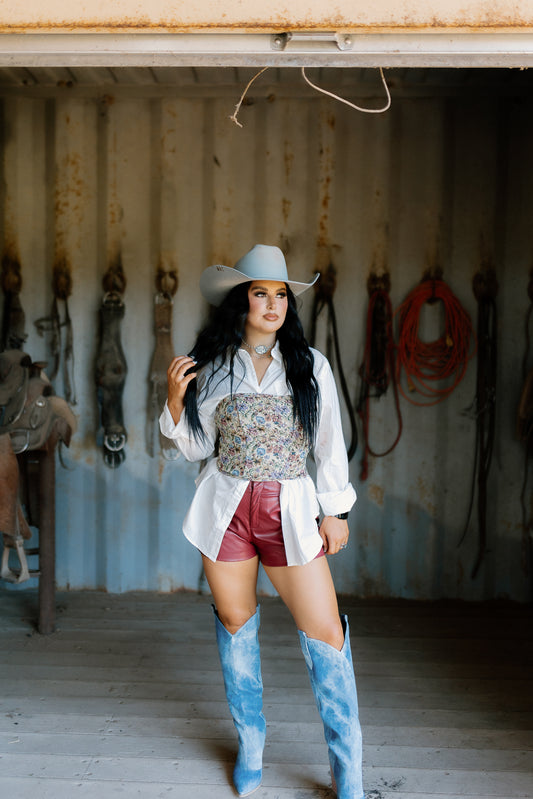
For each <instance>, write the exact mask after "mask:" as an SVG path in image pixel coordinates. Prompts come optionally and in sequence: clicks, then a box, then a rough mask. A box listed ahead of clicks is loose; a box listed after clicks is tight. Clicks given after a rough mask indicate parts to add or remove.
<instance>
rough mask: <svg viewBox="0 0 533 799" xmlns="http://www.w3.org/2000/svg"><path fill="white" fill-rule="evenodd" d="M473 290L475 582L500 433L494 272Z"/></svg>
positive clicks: (477, 278)
mask: <svg viewBox="0 0 533 799" xmlns="http://www.w3.org/2000/svg"><path fill="white" fill-rule="evenodd" d="M472 288H473V291H474V296H475V298H476V301H477V307H478V315H477V345H478V350H477V376H476V398H475V402H474V406H475V418H476V441H475V455H474V469H473V474H472V486H471V492H470V504H469V508H468V514H467V519H466V524H465V528H464V532H463V535H462V537H461V540H460V542H459V543H460V544H461V543H462V542H463V540H464V538H465V536H466V532H467V529H468V526H469V523H470V519H471V515H472V509H473V505H474V494H475V488H476V477H477V522H478V552H477V557H476V561H475V563H474V566H473V568H472V574H471V577H472V579H474V578H475V577H476V575H477V573H478V571H479V567H480V566H481V563H482V561H483V557H484V555H485V552H486V548H487V482H488V477H489V472H490V466H491V462H492V454H493V451H494V435H495V430H496V372H497V316H496V296H497V294H498V282H497V280H496V275H495V273H494V271H493V270H492V269H489V268H485V269H483V270H482V271H480V272H478V273H477V274H476V275H475V276H474V280H473V284H472Z"/></svg>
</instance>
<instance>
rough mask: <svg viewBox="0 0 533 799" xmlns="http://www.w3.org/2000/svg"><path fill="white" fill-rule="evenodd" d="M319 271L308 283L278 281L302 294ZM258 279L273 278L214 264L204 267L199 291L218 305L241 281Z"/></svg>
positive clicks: (248, 281) (315, 279)
mask: <svg viewBox="0 0 533 799" xmlns="http://www.w3.org/2000/svg"><path fill="white" fill-rule="evenodd" d="M319 277H320V272H317V273H316V274H315V276H314V278H313V280H312V281H311V282H310V283H300V282H298V281H296V280H280V281H279V282H280V283H287V284H288V285H289V286H290V289H291V291H292V292H293V293H294V294H296V295H298V294H303V292H304V291H306V290H307V289H309V288H311V286H314V284H315V283H316V281H317V280H318V278H319ZM258 280H270V281H271V280H273V278H272V276H271V275H270V276H267V275H265V276H261V275H256V276H254V277H250V276H249V275H245V274H244V272H239V270H238V269H235V267H232V266H223V265H222V264H215V266H208V267H207V269H204V271H203V272H202V276H201V277H200V291H201V292H202V295H203V296H204V297H205V299H206V300H207V301H208V302H210V303H211V305H220V303H221V302H222V300H223V299H224V297H225V296H226V294H227V293H228V292H229V291H231V289H233V288H235V286H238V285H240V284H241V283H252V282H256V281H258Z"/></svg>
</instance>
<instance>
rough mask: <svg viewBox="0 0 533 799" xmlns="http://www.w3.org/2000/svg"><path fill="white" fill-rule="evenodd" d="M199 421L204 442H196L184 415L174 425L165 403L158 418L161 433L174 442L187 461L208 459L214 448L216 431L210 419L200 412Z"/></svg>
mask: <svg viewBox="0 0 533 799" xmlns="http://www.w3.org/2000/svg"><path fill="white" fill-rule="evenodd" d="M200 421H201V424H202V427H203V430H204V433H205V440H201V441H198V440H197V439H196V438H195V437H194V435H193V433H192V431H191V429H190V427H189V425H188V424H187V421H186V418H185V413H182V415H181V419H180V420H179V422H178V424H176V423H175V422H174V419H173V418H172V414H171V413H170V411H169V409H168V403H166V402H165V407H164V408H163V412H162V413H161V416H160V417H159V428H160V430H161V432H162V433H163V435H164V436H166V437H167V438H170V439H171V440H172V441H173V442H174V444H175V445H176V447H177V448H178V450H179V451H180V452H181V454H182V455H183V456H184V457H185V458H186V459H187V460H188V461H201V460H204V459H205V458H209V456H210V455H212V454H213V451H214V448H215V435H216V430H215V426H214V423H213V421H212V419H211V418H210V417H209V416H208V415H206V414H204V413H202V412H200Z"/></svg>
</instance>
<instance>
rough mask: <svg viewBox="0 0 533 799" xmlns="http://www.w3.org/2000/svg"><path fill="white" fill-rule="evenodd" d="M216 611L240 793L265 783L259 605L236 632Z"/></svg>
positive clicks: (238, 791) (236, 781) (237, 787)
mask: <svg viewBox="0 0 533 799" xmlns="http://www.w3.org/2000/svg"><path fill="white" fill-rule="evenodd" d="M213 610H214V611H215V626H216V633H217V644H218V652H219V655H220V663H221V665H222V674H223V676H224V687H225V689H226V698H227V700H228V705H229V709H230V712H231V715H232V716H233V723H234V724H235V727H236V728H237V733H238V735H239V753H238V755H237V762H236V763H235V768H234V770H233V783H234V785H235V788H236V789H237V793H238V794H239V796H247V795H248V794H250V793H252V791H255V789H256V788H259V786H260V785H261V779H262V776H263V749H264V746H265V735H266V722H265V717H264V715H263V680H262V678H261V660H260V655H259V638H258V630H259V605H258V606H257V609H256V612H255V613H254V615H253V616H252V617H251V618H249V619H248V621H247V622H246V624H243V626H242V627H241V628H240V629H239V630H237V632H236V633H235V634H234V635H232V634H231V633H229V632H228V631H227V630H226V628H225V627H224V625H223V624H222V622H221V621H220V619H219V618H218V614H217V612H216V610H215V608H213Z"/></svg>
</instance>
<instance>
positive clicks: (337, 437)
mask: <svg viewBox="0 0 533 799" xmlns="http://www.w3.org/2000/svg"><path fill="white" fill-rule="evenodd" d="M314 354H315V377H316V379H317V382H318V385H319V388H320V410H319V419H318V428H317V433H316V436H315V444H314V456H315V462H316V467H317V472H316V487H317V499H318V501H319V503H320V507H321V509H322V512H323V513H324V515H325V516H335V515H336V514H337V513H346V512H347V511H349V510H351V508H352V506H353V504H354V502H355V501H356V498H357V495H356V493H355V489H354V487H353V485H352V484H351V483H350V481H349V479H348V478H349V471H348V457H347V455H346V445H345V443H344V436H343V433H342V421H341V414H340V407H339V398H338V394H337V387H336V385H335V378H334V377H333V372H332V371H331V367H330V365H329V363H328V361H327V360H326V358H324V356H323V355H321V354H320V353H317V352H316V351H314Z"/></svg>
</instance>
